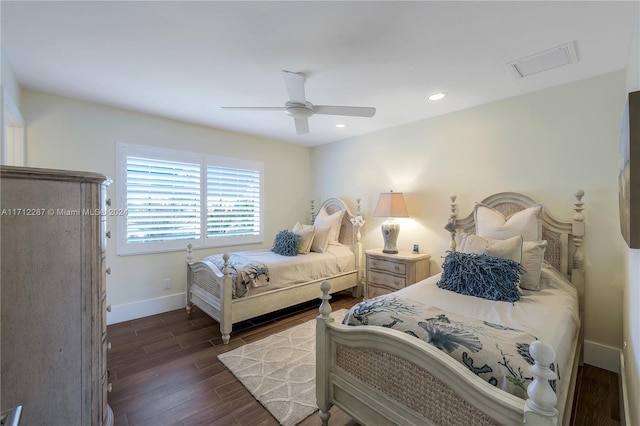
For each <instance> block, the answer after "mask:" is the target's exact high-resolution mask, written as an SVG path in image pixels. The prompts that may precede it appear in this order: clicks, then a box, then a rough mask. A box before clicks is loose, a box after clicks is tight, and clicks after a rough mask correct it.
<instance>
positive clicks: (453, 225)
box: [444, 194, 458, 251]
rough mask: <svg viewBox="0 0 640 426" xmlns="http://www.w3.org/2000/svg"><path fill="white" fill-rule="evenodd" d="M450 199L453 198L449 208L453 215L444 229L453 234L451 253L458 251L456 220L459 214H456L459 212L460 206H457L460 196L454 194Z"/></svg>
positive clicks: (450, 244) (450, 246) (450, 245)
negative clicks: (457, 199)
mask: <svg viewBox="0 0 640 426" xmlns="http://www.w3.org/2000/svg"><path fill="white" fill-rule="evenodd" d="M450 198H451V206H450V207H449V208H450V209H451V213H449V221H448V222H447V224H446V226H445V227H444V229H446V230H447V231H449V234H451V242H450V243H449V248H451V251H456V247H457V244H456V220H457V219H458V214H457V213H456V212H457V211H458V205H457V204H456V198H458V196H457V195H455V194H453V195H452V196H451V197H450Z"/></svg>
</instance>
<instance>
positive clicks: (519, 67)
mask: <svg viewBox="0 0 640 426" xmlns="http://www.w3.org/2000/svg"><path fill="white" fill-rule="evenodd" d="M574 62H578V56H577V55H576V48H575V44H574V42H569V43H566V44H563V45H562V46H558V47H554V48H553V49H549V50H545V51H544V52H540V53H536V54H535V55H531V56H527V57H526V58H521V59H518V60H516V61H513V62H510V63H509V68H511V70H512V71H513V72H514V73H515V75H516V76H517V77H520V78H522V77H526V76H529V75H531V74H536V73H539V72H542V71H547V70H550V69H552V68H557V67H561V66H563V65H568V64H571V63H574Z"/></svg>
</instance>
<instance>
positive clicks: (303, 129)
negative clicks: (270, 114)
mask: <svg viewBox="0 0 640 426" xmlns="http://www.w3.org/2000/svg"><path fill="white" fill-rule="evenodd" d="M282 77H283V78H284V84H285V86H286V88H287V92H288V93H289V101H288V102H286V103H285V104H284V106H283V107H222V109H227V110H250V111H284V112H285V113H287V114H288V115H290V116H291V117H293V120H294V122H295V125H296V133H297V134H299V135H303V134H305V133H309V120H308V118H309V117H311V116H312V115H314V114H324V115H347V116H352V117H373V116H374V114H375V113H376V109H375V108H372V107H351V106H331V105H313V104H312V103H311V102H307V100H306V98H305V94H304V83H305V81H306V79H307V77H306V75H304V73H301V72H292V71H285V70H282Z"/></svg>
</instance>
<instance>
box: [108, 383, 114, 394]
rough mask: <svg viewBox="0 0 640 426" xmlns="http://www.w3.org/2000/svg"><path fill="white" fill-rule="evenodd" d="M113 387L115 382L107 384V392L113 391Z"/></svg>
mask: <svg viewBox="0 0 640 426" xmlns="http://www.w3.org/2000/svg"><path fill="white" fill-rule="evenodd" d="M112 389H113V383H109V384H108V385H107V392H111V390H112Z"/></svg>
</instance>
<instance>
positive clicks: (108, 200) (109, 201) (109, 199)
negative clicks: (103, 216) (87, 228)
mask: <svg viewBox="0 0 640 426" xmlns="http://www.w3.org/2000/svg"><path fill="white" fill-rule="evenodd" d="M106 203H107V205H108V206H110V205H111V198H107V201H106Z"/></svg>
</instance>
